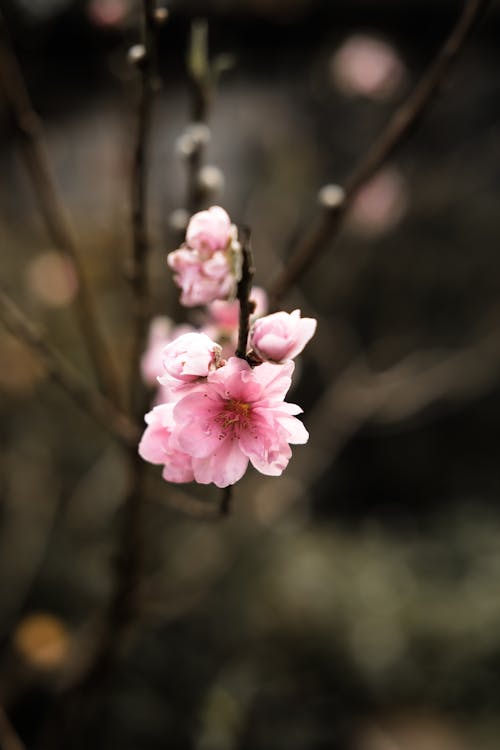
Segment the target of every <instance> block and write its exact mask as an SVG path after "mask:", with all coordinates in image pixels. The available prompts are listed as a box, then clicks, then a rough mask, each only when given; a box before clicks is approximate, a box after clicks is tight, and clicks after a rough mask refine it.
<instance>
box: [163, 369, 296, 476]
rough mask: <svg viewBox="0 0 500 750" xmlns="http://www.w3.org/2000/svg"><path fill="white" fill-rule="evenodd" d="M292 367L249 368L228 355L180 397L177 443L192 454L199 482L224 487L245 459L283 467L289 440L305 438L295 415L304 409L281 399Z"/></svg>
mask: <svg viewBox="0 0 500 750" xmlns="http://www.w3.org/2000/svg"><path fill="white" fill-rule="evenodd" d="M293 369H294V365H293V362H287V363H286V364H284V365H274V364H269V363H264V364H261V365H259V366H257V367H255V368H254V369H252V368H251V367H250V365H249V364H248V363H247V362H246V361H245V360H243V359H239V358H237V357H231V359H229V361H228V362H227V364H226V365H224V366H223V367H220V368H219V369H217V370H215V371H213V372H210V373H209V375H208V377H207V379H206V381H201V382H200V384H199V385H198V386H195V387H194V388H193V390H192V391H191V392H190V393H188V394H187V395H185V396H184V397H182V398H180V400H179V401H178V402H177V403H176V405H175V406H174V409H173V419H174V421H175V424H176V427H175V441H176V446H177V447H178V449H180V450H181V451H183V452H185V453H187V454H189V455H190V456H191V457H192V468H193V473H194V478H195V480H196V481H197V482H199V483H200V484H209V483H210V482H213V483H214V484H216V485H217V486H218V487H227V486H228V485H230V484H234V483H235V482H237V481H238V480H239V479H241V477H242V476H243V474H244V473H245V471H246V469H247V466H248V462H249V460H250V461H251V463H252V464H253V466H254V467H255V468H256V469H257V470H258V471H260V472H262V473H263V474H268V475H270V476H279V475H280V474H281V473H282V472H283V470H284V469H285V467H286V466H287V464H288V461H289V459H290V457H291V455H292V452H291V449H290V446H289V443H306V442H307V440H308V437H309V436H308V433H307V430H306V429H305V427H304V425H303V424H302V422H300V421H299V420H298V419H297V418H296V417H295V416H293V415H295V414H300V413H301V411H302V409H301V408H300V407H299V406H297V405H295V404H289V403H286V402H284V400H283V399H284V397H285V394H286V392H287V391H288V389H289V387H290V383H291V375H292V372H293Z"/></svg>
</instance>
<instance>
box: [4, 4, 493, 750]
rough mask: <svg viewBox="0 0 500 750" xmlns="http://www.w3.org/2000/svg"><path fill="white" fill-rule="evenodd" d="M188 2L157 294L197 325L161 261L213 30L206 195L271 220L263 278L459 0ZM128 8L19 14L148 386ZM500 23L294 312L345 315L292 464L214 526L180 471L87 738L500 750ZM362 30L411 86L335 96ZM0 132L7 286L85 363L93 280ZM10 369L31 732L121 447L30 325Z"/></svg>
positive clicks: (107, 299)
mask: <svg viewBox="0 0 500 750" xmlns="http://www.w3.org/2000/svg"><path fill="white" fill-rule="evenodd" d="M95 7H96V8H98V7H99V6H98V5H96V6H95ZM169 7H170V13H171V15H170V19H169V21H168V22H167V24H166V25H165V27H164V29H163V30H162V33H161V37H160V68H161V74H162V80H163V88H162V91H161V92H160V94H159V95H158V100H157V103H156V107H155V115H154V127H153V136H152V137H153V145H152V153H151V160H150V206H151V213H150V229H151V236H152V247H153V249H152V259H151V272H152V274H153V278H154V287H155V310H156V311H157V312H158V313H162V314H168V315H170V316H172V317H173V318H174V319H175V320H176V321H177V322H183V321H184V320H185V319H186V315H190V313H189V311H188V313H186V311H185V310H183V309H182V308H180V307H179V305H178V302H177V296H178V295H177V291H176V290H175V288H174V286H173V284H172V281H171V278H170V273H169V271H168V269H167V268H166V264H165V254H166V252H167V251H168V250H171V249H174V248H175V246H176V234H175V232H174V230H173V229H172V227H171V218H170V217H171V215H172V212H173V211H174V210H176V209H179V208H182V207H183V206H184V205H185V200H186V198H185V196H186V172H185V165H184V164H183V162H182V159H181V158H180V156H179V154H178V153H177V151H176V140H177V139H178V137H179V136H180V134H181V133H182V131H183V129H184V128H185V126H186V124H187V123H188V122H189V117H190V114H189V112H190V105H189V85H188V79H187V73H186V64H185V57H186V47H187V43H188V38H189V29H190V25H191V22H192V20H193V18H197V17H200V15H201V16H203V17H206V18H207V19H208V21H209V30H210V31H209V33H210V50H211V53H212V54H213V55H218V54H221V53H230V54H231V55H233V56H234V58H235V64H234V66H233V68H231V70H229V71H228V72H226V73H224V74H223V76H222V77H221V80H220V83H219V86H218V89H217V95H216V98H215V101H214V103H213V107H212V111H211V114H210V125H211V133H212V139H211V142H210V144H209V146H208V150H207V161H208V163H210V164H214V165H217V166H218V167H219V168H220V169H221V170H222V172H223V174H224V179H225V189H224V192H223V193H222V194H219V195H214V196H213V197H212V200H211V201H210V202H213V203H220V204H221V205H223V206H224V207H225V208H227V210H228V211H229V213H230V215H231V217H232V218H233V220H235V221H237V222H241V223H246V224H248V225H249V226H251V227H252V233H253V243H254V254H255V261H256V266H257V274H256V280H257V282H258V283H260V284H261V285H262V286H266V285H268V283H269V280H270V279H271V278H272V277H273V276H275V274H276V272H277V270H278V269H279V268H280V266H281V264H283V263H286V258H287V256H288V254H289V252H290V251H291V248H292V247H293V246H294V242H295V240H296V238H297V237H298V236H300V234H301V232H302V231H303V230H304V229H305V228H306V227H307V226H308V225H309V223H310V222H311V220H312V219H313V218H314V216H315V215H316V212H317V210H318V209H317V199H316V196H317V192H318V190H319V188H320V187H321V186H322V185H324V184H325V183H331V182H338V183H339V184H342V182H343V181H344V180H345V178H346V176H347V175H348V174H349V171H350V169H351V168H352V166H353V165H354V163H355V162H356V161H357V159H358V157H359V156H360V155H362V154H363V153H364V151H365V150H366V148H367V147H368V145H369V144H370V143H371V142H372V141H373V139H374V137H375V136H376V135H377V134H378V133H379V132H380V131H381V129H382V128H383V126H384V124H385V123H386V121H387V119H388V117H389V116H390V114H391V113H392V112H393V111H394V109H395V108H396V106H397V105H398V103H399V102H400V101H401V100H402V99H403V98H404V96H405V94H407V93H408V91H410V90H411V87H412V85H413V84H414V82H415V81H416V80H418V78H419V76H420V75H421V74H422V72H423V70H424V69H425V67H426V65H427V64H428V63H429V61H430V60H431V59H432V57H433V55H434V54H435V51H436V50H437V48H438V47H439V45H440V43H441V41H442V40H443V39H444V37H445V36H446V34H447V33H448V31H449V29H450V28H451V26H452V24H453V23H454V21H455V19H456V16H457V13H458V12H459V9H460V7H461V4H460V3H451V2H436V1H434V2H430V1H429V2H421V1H420V2H417V1H415V2H411V1H407V2H403V1H402V0H401V1H400V2H389V1H388V2H382V1H380V0H373V1H372V2H369V1H368V0H365V1H364V2H362V1H361V0H360V1H359V2H348V1H346V2H343V1H342V0H335V1H333V0H332V1H331V2H326V1H325V2H319V1H318V2H313V0H295V1H294V2H291V1H290V0H288V2H287V1H286V0H281V1H279V0H275V1H274V2H273V1H272V0H267V1H266V0H246V1H245V0H241V1H240V2H236V1H235V0H233V1H232V2H229V1H228V0H227V1H226V2H222V0H221V1H220V2H216V1H215V0H214V1H213V2H209V1H208V0H207V1H206V2H199V3H196V2H182V3H181V2H178V3H174V2H172V4H171V5H170V6H169ZM123 9H124V10H123V14H122V15H121V16H120V17H119V19H118V20H117V21H116V22H113V23H111V24H109V23H108V24H107V25H106V24H104V25H103V23H102V19H101V20H99V16H97V17H96V16H95V12H92V11H91V10H90V6H89V5H88V4H87V3H85V2H77V3H72V2H62V1H61V2H48V1H47V0H43V1H42V0H38V1H37V2H36V3H35V2H32V3H30V4H28V3H24V2H23V3H21V2H18V3H14V2H12V0H11V2H6V1H5V0H4V2H3V3H2V12H3V14H4V17H5V20H6V22H7V24H8V27H9V29H10V33H11V36H12V40H13V44H14V47H15V49H16V52H17V54H18V56H19V60H20V63H21V66H22V69H23V72H24V74H25V76H26V80H27V84H28V87H29V90H30V94H31V96H32V98H33V102H34V105H35V108H36V110H37V111H38V112H39V113H40V115H41V116H42V118H43V120H44V123H45V128H46V137H47V144H48V148H49V151H50V155H51V158H52V161H53V165H54V168H55V173H56V177H57V180H58V183H59V186H60V187H61V192H62V195H63V197H64V200H65V205H66V207H67V209H68V211H69V213H70V216H71V221H72V224H73V226H74V228H75V231H76V235H77V237H78V244H79V246H80V247H81V248H82V251H83V253H84V261H85V267H86V270H87V272H88V275H89V277H90V280H91V282H92V284H93V286H94V288H95V289H96V292H97V300H98V305H99V308H100V310H101V312H102V316H103V320H104V325H105V328H106V331H107V332H108V334H109V335H110V337H111V341H112V343H113V346H114V349H115V352H116V354H117V356H118V357H119V361H120V367H121V369H122V371H123V373H124V374H125V373H126V369H127V352H128V346H129V343H130V311H129V308H130V298H129V290H128V288H127V284H126V280H125V274H124V268H125V266H126V258H127V257H128V255H129V254H130V248H131V235H130V221H129V180H130V160H131V156H130V155H131V148H132V137H133V117H134V95H133V94H134V85H135V78H134V74H133V71H131V69H130V67H129V66H128V65H127V62H126V52H127V49H128V47H129V46H130V44H133V43H135V42H136V41H137V32H136V26H137V8H136V7H132V6H127V5H126V3H125V2H124V3H123ZM96 18H97V20H96ZM499 23H500V15H499V13H498V5H497V4H495V3H493V4H492V6H491V8H490V10H489V12H488V14H487V16H486V18H484V19H483V20H482V22H481V24H480V25H479V27H478V28H477V29H476V30H475V33H474V35H473V38H472V39H471V40H469V42H468V43H467V45H466V47H465V49H464V50H463V52H462V54H461V56H460V59H459V61H458V63H457V64H456V65H455V67H454V68H453V70H452V73H451V75H449V76H448V79H447V81H446V84H445V85H444V86H443V88H442V90H441V92H440V96H439V97H438V99H437V100H436V101H435V102H434V104H433V106H432V108H431V110H430V111H429V112H428V114H427V115H426V117H425V119H424V120H423V121H422V123H420V125H419V127H418V129H416V131H415V132H414V133H413V134H412V137H411V139H409V140H408V141H407V142H406V143H405V144H403V145H402V146H401V148H400V149H398V151H397V153H396V155H395V157H394V158H393V159H392V160H391V163H390V164H389V165H388V169H389V172H388V173H387V172H385V179H386V181H385V182H384V183H382V186H381V183H379V184H378V192H377V184H375V187H373V186H372V190H374V191H375V192H372V194H371V199H370V195H368V197H366V196H365V204H364V212H363V205H361V207H360V206H359V205H358V207H357V208H356V206H355V207H353V209H352V210H351V214H350V216H349V217H348V219H347V221H346V223H345V225H344V228H343V231H342V233H341V235H340V237H339V239H338V241H337V242H336V243H335V244H332V245H331V247H330V246H328V247H325V248H324V252H323V254H322V256H321V258H320V259H319V261H318V262H317V263H316V264H315V265H314V266H312V267H311V268H310V269H309V270H308V271H307V272H306V273H305V274H304V275H303V277H302V279H301V281H300V284H299V286H298V288H296V289H294V290H293V291H292V292H291V293H290V294H289V295H288V296H287V298H286V300H284V302H283V307H284V309H287V310H289V311H290V310H292V309H294V308H295V307H300V308H301V309H302V312H303V314H305V315H312V316H315V317H317V318H318V333H317V336H316V337H315V339H314V340H313V341H312V342H311V344H310V345H309V349H308V351H307V352H306V353H305V354H304V355H303V357H301V360H300V367H299V369H300V372H298V373H297V374H298V376H299V377H297V378H296V385H295V389H294V393H293V398H292V400H293V401H296V402H297V403H300V404H301V405H302V406H303V408H304V412H305V413H304V421H305V423H306V425H307V427H308V429H309V431H310V434H311V438H310V442H309V444H308V445H307V446H306V447H297V448H296V449H295V450H294V457H293V459H292V461H291V463H290V466H289V468H288V470H287V471H286V473H285V474H284V475H283V477H282V478H280V479H271V478H268V477H263V476H261V475H257V474H256V473H255V472H253V471H250V472H249V473H248V474H247V476H246V477H245V478H244V479H243V480H242V481H241V483H240V484H239V485H238V487H237V488H236V489H235V498H234V507H233V513H232V515H231V517H230V518H229V519H227V520H224V521H220V522H215V523H214V522H213V521H209V520H205V519H202V518H200V519H198V518H194V517H191V515H189V514H188V513H186V512H183V511H182V507H184V505H186V503H188V502H189V499H190V498H194V499H196V500H197V505H196V506H194V505H193V506H192V507H193V508H196V509H199V508H200V507H201V508H203V507H207V508H209V509H210V508H212V507H215V504H216V503H217V502H218V493H217V492H216V490H215V489H213V488H206V487H194V486H193V487H191V486H186V487H184V486H179V487H176V486H173V485H172V486H165V487H162V486H161V484H160V482H155V481H154V478H153V475H154V474H157V473H159V472H158V471H157V470H156V469H155V468H152V470H151V475H152V478H151V481H150V487H149V493H148V497H147V503H146V513H145V516H146V518H145V521H146V534H147V539H148V545H147V549H148V559H147V563H146V568H147V569H146V575H145V581H144V605H143V615H142V619H141V621H140V623H138V626H137V628H136V631H135V638H134V639H133V640H132V641H131V643H130V648H129V649H128V650H126V651H125V652H124V655H123V658H122V660H121V661H120V664H119V665H118V668H117V670H116V671H115V673H114V676H113V680H112V684H111V687H110V690H109V691H108V692H107V693H106V695H104V696H103V695H100V696H99V706H100V707H99V710H98V712H97V713H96V712H95V711H94V712H91V713H90V714H89V716H88V717H85V716H84V717H83V718H82V716H80V717H79V718H78V720H75V723H74V736H73V737H72V740H71V742H70V741H69V740H68V744H67V746H68V747H70V746H71V747H72V746H73V744H74V745H75V747H76V746H80V747H103V748H104V747H106V748H108V750H109V749H113V750H114V748H120V749H121V750H127V749H128V748H131V749H132V748H134V750H135V749H137V750H139V748H140V749H141V750H150V749H151V750H155V749H156V748H158V749H159V748H165V747H169V748H174V749H175V750H177V748H179V749H181V748H200V749H201V750H226V749H227V750H229V749H231V748H235V749H236V748H238V749H241V750H247V749H248V750H250V749H251V750H280V749H281V748H283V749H285V748H286V750H306V749H307V750H323V749H326V748H332V749H335V750H336V749H337V748H339V749H340V748H342V749H344V748H345V749H346V750H396V749H397V750H493V749H494V748H497V747H498V743H499V741H500V717H499V700H500V699H499V696H500V672H499V669H500V628H499V625H500V586H499V583H500V510H499V507H498V501H499V473H498V451H499V437H500V435H499V427H498V425H499V415H500V389H499V375H500V346H499V345H500V307H499V303H498V300H499V291H500V261H499V257H498V247H499V242H498V230H499V222H500V213H499V208H498V206H499V200H500V176H499V169H498V163H499V159H500V78H499V76H498V70H499V45H498V40H499ZM354 34H364V35H369V36H374V37H376V38H377V39H380V40H382V41H384V42H385V43H386V44H387V45H388V47H387V49H389V51H390V52H391V54H394V55H396V58H397V60H399V65H400V66H401V67H400V70H401V71H402V73H401V76H400V80H399V81H398V82H397V83H396V84H394V86H393V87H392V89H391V88H390V87H389V88H390V90H389V91H384V92H383V93H382V94H377V93H373V92H372V93H371V94H366V93H365V94H361V93H359V92H358V93H356V92H355V91H350V92H348V91H346V89H345V87H344V88H343V87H342V85H341V83H339V79H338V76H336V74H335V67H334V64H335V63H334V61H335V59H336V55H338V52H339V50H340V49H341V48H342V45H343V44H344V43H345V42H346V40H348V39H349V38H351V37H352V35H354ZM0 134H1V136H0V138H1V140H0V175H1V179H0V239H1V247H2V279H3V281H4V283H7V284H8V286H9V288H10V289H11V291H12V294H13V296H15V298H16V299H17V300H18V302H19V303H20V304H21V305H22V307H23V309H25V310H26V311H28V312H29V313H30V314H31V315H32V316H33V317H34V318H35V319H36V320H37V321H38V322H39V323H43V325H44V326H45V328H46V330H47V331H48V332H49V334H50V337H51V339H52V341H53V342H54V344H56V345H57V346H58V347H59V348H60V349H61V350H63V351H64V352H65V354H66V355H67V357H68V358H70V359H71V360H72V361H73V362H74V363H75V364H76V365H77V366H78V368H79V370H80V371H81V372H82V373H83V374H84V375H85V377H86V378H87V379H88V380H90V379H91V377H92V375H91V370H90V367H89V364H88V362H87V359H86V355H85V353H84V350H83V348H82V345H81V340H80V337H79V333H78V330H77V326H76V323H75V319H74V316H73V313H72V309H71V304H70V303H71V297H72V284H71V280H70V281H68V276H67V269H65V267H63V268H62V269H61V265H60V263H59V262H58V256H57V255H56V254H55V252H54V248H53V247H52V246H51V243H50V240H49V239H48V238H47V234H46V231H45V228H44V225H43V223H42V221H41V219H40V216H39V214H38V211H37V205H36V201H35V199H34V196H33V191H32V188H31V185H30V183H29V181H28V179H27V176H26V172H25V170H24V168H23V164H22V162H21V161H20V159H19V154H18V152H17V149H16V146H15V140H14V134H13V131H12V128H11V124H10V121H9V118H8V116H7V112H6V110H5V108H4V105H3V102H2V99H1V98H0ZM387 175H388V176H387ZM387 185H389V187H388V188H387V189H388V190H389V197H387V195H385V193H384V186H387ZM381 192H382V196H381ZM384 196H385V197H384ZM384 206H385V208H384ZM387 206H388V208H387ZM367 217H368V218H367ZM195 317H196V316H195ZM194 319H195V318H193V316H192V314H191V320H194ZM0 362H1V366H0V394H1V403H0V415H1V418H0V441H1V459H0V486H1V504H0V536H1V538H0V635H1V641H0V643H1V653H0V658H1V661H0V667H1V673H0V698H1V701H2V703H3V705H4V707H5V708H6V709H7V711H8V712H9V714H10V716H11V718H12V720H13V723H14V724H15V726H16V728H17V730H18V732H19V734H20V735H21V737H22V738H23V740H24V741H25V742H26V744H27V747H29V748H31V747H33V748H38V747H41V748H42V747H50V746H51V744H50V743H51V739H50V738H51V737H52V736H53V735H52V734H51V732H53V731H54V721H55V719H54V717H56V716H58V715H59V714H58V711H59V707H60V700H61V698H60V696H61V694H62V693H64V686H65V684H66V683H65V679H66V675H67V667H68V662H71V660H74V659H75V654H76V655H77V656H78V654H79V653H80V652H81V651H82V650H84V649H83V646H82V645H81V644H82V643H85V642H86V639H87V638H88V637H90V635H89V634H92V633H93V629H92V628H93V626H94V624H95V622H96V618H98V616H99V613H100V612H101V611H102V608H103V606H104V605H105V602H106V601H107V598H108V596H109V591H110V586H111V571H112V565H111V563H112V559H113V550H114V540H115V537H116V534H117V529H118V525H119V521H120V504H121V501H122V498H123V493H124V488H125V479H124V476H125V464H124V457H123V454H122V451H121V450H120V449H119V447H118V446H117V445H116V444H115V443H114V442H113V441H112V440H111V439H110V438H108V437H107V436H106V435H105V434H104V433H102V432H101V431H99V428H97V427H96V426H95V425H94V424H93V423H92V422H91V421H90V420H89V419H88V418H87V417H86V416H85V415H84V414H82V413H81V412H80V411H79V410H78V409H77V408H76V407H75V406H74V405H73V404H72V403H71V402H70V401H69V400H68V399H67V397H66V396H65V395H64V394H61V393H60V392H59V391H58V390H57V387H56V386H54V385H52V384H51V383H50V382H49V380H48V379H47V377H46V374H45V373H44V370H43V368H42V367H41V366H40V365H39V363H38V362H37V360H36V358H34V356H33V355H32V354H31V353H30V352H29V351H28V350H27V349H26V348H25V347H24V346H22V345H21V344H19V343H17V342H16V341H15V340H14V339H13V338H12V337H11V336H10V335H8V334H7V333H6V332H4V330H3V329H2V330H0ZM188 496H189V497H188ZM183 504H184V505H183ZM172 505H178V506H180V508H181V510H175V509H173V508H172ZM186 507H188V508H191V506H189V505H187V506H186ZM37 618H38V619H37ZM30 626H31V629H30ZM23 628H24V629H23ZM37 628H38V630H37ZM40 628H41V629H42V630H41V631H40ZM44 628H45V630H44ZM40 632H42V635H40ZM46 641H47V642H46ZM76 658H77V657H76ZM96 716H97V717H98V718H96ZM78 743H80V744H79V745H78Z"/></svg>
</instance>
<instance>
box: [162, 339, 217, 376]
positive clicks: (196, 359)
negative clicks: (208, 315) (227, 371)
mask: <svg viewBox="0 0 500 750" xmlns="http://www.w3.org/2000/svg"><path fill="white" fill-rule="evenodd" d="M221 351H222V350H221V347H220V346H219V344H216V343H215V341H212V340H211V339H209V338H208V336H205V334H204V333H185V334H184V335H183V336H179V337H178V338H176V339H174V340H173V341H171V342H170V344H167V346H166V347H165V349H164V350H163V367H164V369H165V370H166V372H167V374H168V375H169V376H170V378H174V379H175V380H181V381H183V382H184V383H190V382H192V381H193V380H197V379H198V378H203V377H206V376H207V375H208V373H209V372H210V371H211V370H215V369H216V368H217V365H218V364H219V362H220V355H221ZM159 381H160V383H162V384H164V385H165V384H168V382H169V380H168V377H167V378H160V379H159ZM165 381H167V382H165ZM170 382H171V381H170Z"/></svg>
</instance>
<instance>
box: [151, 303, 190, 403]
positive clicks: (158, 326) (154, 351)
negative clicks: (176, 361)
mask: <svg viewBox="0 0 500 750" xmlns="http://www.w3.org/2000/svg"><path fill="white" fill-rule="evenodd" d="M192 331H194V329H193V327H192V326H190V325H187V324H183V325H180V326H174V324H173V322H172V321H171V320H170V318H167V317H166V316H164V315H159V316H157V317H156V318H153V320H152V321H151V325H150V327H149V336H148V343H147V347H146V351H145V352H144V354H143V355H142V358H141V375H142V379H143V381H144V382H145V383H146V384H147V385H149V386H154V387H155V388H156V394H155V398H154V403H155V404H161V403H165V402H166V401H170V399H171V393H170V388H169V387H168V386H167V385H164V384H159V383H158V377H159V376H160V375H163V374H164V372H165V371H164V369H163V350H164V349H165V347H166V346H167V344H169V343H170V341H172V340H173V339H175V338H177V337H178V336H182V335H183V334H184V333H190V332H192Z"/></svg>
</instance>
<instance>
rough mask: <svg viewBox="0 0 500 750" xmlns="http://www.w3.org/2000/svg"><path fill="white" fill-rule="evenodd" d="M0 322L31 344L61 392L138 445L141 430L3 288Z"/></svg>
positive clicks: (120, 436)
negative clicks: (83, 376) (92, 385)
mask: <svg viewBox="0 0 500 750" xmlns="http://www.w3.org/2000/svg"><path fill="white" fill-rule="evenodd" d="M0 319H1V320H2V322H3V324H4V325H5V327H6V328H7V330H9V331H10V333H12V335H13V336H16V338H18V339H20V340H21V341H23V342H24V343H25V344H27V345H28V346H29V347H30V348H31V349H32V350H33V351H34V352H35V353H36V354H37V355H38V357H39V359H40V360H41V361H42V363H43V364H44V366H45V367H46V368H47V371H48V373H49V375H50V377H51V378H52V380H54V382H56V383H58V385H60V386H61V388H62V389H63V390H64V391H66V393H67V394H68V395H69V396H70V397H71V399H72V400H73V401H74V402H75V403H76V404H77V405H78V406H79V407H80V409H82V410H83V411H84V412H85V413H86V414H88V415H89V416H90V417H92V418H93V419H94V420H95V421H96V422H97V423H98V424H100V425H101V426H102V427H104V428H105V429H106V430H107V431H108V432H110V433H111V434H112V435H113V437H115V438H117V439H118V440H120V441H121V442H122V443H125V444H126V445H130V444H132V445H136V444H137V439H138V430H137V428H136V426H135V425H134V424H133V422H132V421H131V420H129V418H128V417H126V416H125V415H124V414H122V413H121V412H119V411H118V410H117V409H116V407H115V406H114V405H113V404H112V402H111V401H108V399H106V398H105V397H104V396H102V395H101V394H100V393H98V392H96V391H94V390H92V389H91V388H89V386H88V385H87V384H86V383H85V382H84V381H83V380H82V379H81V377H80V375H79V374H78V372H77V371H76V370H75V369H74V368H73V367H72V366H71V365H70V364H69V362H66V360H65V359H64V358H63V357H62V355H61V354H59V352H57V351H56V350H55V349H54V348H53V347H52V346H51V345H50V344H49V342H48V341H47V340H46V338H45V336H44V335H43V333H42V332H41V331H40V330H39V328H38V327H37V326H36V325H35V324H34V323H33V322H32V321H31V320H29V318H27V317H26V315H24V313H23V312H22V311H21V310H20V309H19V307H18V306H17V305H16V303H15V302H14V300H12V299H11V297H10V296H9V295H8V294H7V292H6V291H5V290H4V289H2V288H1V287H0Z"/></svg>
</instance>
